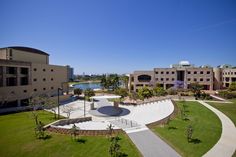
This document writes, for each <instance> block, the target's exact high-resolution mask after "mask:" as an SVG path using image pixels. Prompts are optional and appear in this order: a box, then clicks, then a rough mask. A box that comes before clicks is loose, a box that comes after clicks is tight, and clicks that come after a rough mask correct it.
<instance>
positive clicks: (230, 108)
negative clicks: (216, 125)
mask: <svg viewBox="0 0 236 157" xmlns="http://www.w3.org/2000/svg"><path fill="white" fill-rule="evenodd" d="M229 101H232V102H233V103H232V104H226V103H213V102H209V103H208V104H210V105H211V106H213V107H215V108H217V109H218V110H220V111H221V112H223V113H224V114H225V115H226V116H228V117H229V118H230V119H231V120H232V121H233V122H234V125H235V126H236V99H231V100H229Z"/></svg>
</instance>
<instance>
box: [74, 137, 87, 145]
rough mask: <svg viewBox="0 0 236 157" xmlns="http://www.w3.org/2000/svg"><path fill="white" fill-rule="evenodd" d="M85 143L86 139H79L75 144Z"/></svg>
mask: <svg viewBox="0 0 236 157" xmlns="http://www.w3.org/2000/svg"><path fill="white" fill-rule="evenodd" d="M86 141H87V140H86V139H83V138H79V139H77V140H76V142H78V143H82V144H85V143H86Z"/></svg>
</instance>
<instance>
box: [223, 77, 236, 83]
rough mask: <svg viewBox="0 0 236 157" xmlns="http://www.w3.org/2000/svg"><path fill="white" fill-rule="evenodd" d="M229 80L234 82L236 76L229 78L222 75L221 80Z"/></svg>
mask: <svg viewBox="0 0 236 157" xmlns="http://www.w3.org/2000/svg"><path fill="white" fill-rule="evenodd" d="M230 80H231V81H232V82H236V77H231V79H230V78H229V77H223V81H226V82H230Z"/></svg>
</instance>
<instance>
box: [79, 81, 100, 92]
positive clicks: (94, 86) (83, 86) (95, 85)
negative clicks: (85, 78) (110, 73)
mask: <svg viewBox="0 0 236 157" xmlns="http://www.w3.org/2000/svg"><path fill="white" fill-rule="evenodd" d="M74 88H80V89H82V90H85V89H88V88H91V89H101V84H100V83H97V82H92V83H80V84H75V85H74Z"/></svg>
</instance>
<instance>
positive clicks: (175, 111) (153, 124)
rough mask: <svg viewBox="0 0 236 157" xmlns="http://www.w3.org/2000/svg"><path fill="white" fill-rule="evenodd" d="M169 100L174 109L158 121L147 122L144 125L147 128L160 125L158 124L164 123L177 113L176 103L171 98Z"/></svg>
mask: <svg viewBox="0 0 236 157" xmlns="http://www.w3.org/2000/svg"><path fill="white" fill-rule="evenodd" d="M171 102H172V103H173V105H174V111H173V112H172V113H171V114H170V115H169V116H167V117H166V118H163V119H161V120H159V121H156V122H153V123H149V124H147V125H146V126H147V127H148V128H151V127H154V126H156V125H160V124H166V123H167V121H168V120H170V119H173V118H174V117H175V116H176V115H177V114H178V107H177V105H176V103H175V102H174V101H173V100H171Z"/></svg>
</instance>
